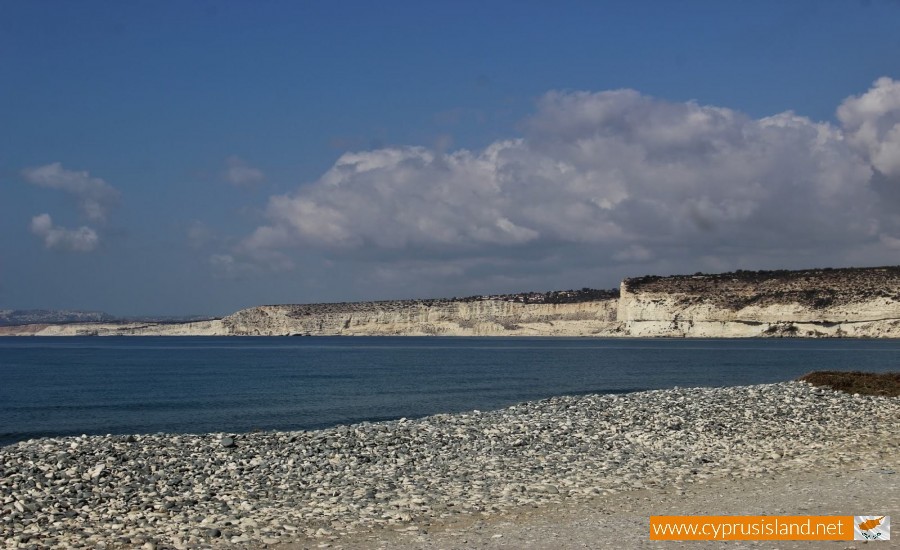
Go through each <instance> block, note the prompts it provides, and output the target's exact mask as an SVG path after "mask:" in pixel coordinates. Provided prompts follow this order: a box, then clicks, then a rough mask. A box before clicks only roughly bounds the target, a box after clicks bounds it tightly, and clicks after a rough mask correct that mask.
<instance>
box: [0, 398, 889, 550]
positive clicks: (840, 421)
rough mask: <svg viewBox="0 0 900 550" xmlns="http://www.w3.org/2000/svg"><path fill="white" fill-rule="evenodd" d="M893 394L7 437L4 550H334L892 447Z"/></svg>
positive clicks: (598, 404)
mask: <svg viewBox="0 0 900 550" xmlns="http://www.w3.org/2000/svg"><path fill="white" fill-rule="evenodd" d="M898 419H900V398H888V397H872V396H858V395H849V394H843V393H837V392H833V391H831V390H828V389H824V388H818V387H814V386H811V385H809V384H806V383H803V382H785V383H779V384H767V385H756V386H741V387H727V388H674V389H668V390H658V391H648V392H639V393H631V394H624V395H581V396H563V397H554V398H551V399H545V400H541V401H534V402H527V403H521V404H518V405H514V406H511V407H508V408H505V409H502V410H496V411H484V412H482V411H470V412H466V413H460V414H441V415H435V416H429V417H425V418H420V419H415V420H409V419H400V420H396V421H390V422H377V423H362V424H355V425H350V426H338V427H334V428H329V429H324V430H316V431H298V432H258V433H247V434H222V433H219V434H199V435H179V434H154V435H107V436H79V437H65V438H44V439H35V440H29V441H24V442H20V443H16V444H13V445H8V446H5V447H0V540H2V541H3V544H5V546H6V547H7V548H44V547H82V548H98V547H99V548H102V547H110V548H119V547H129V548H132V547H143V548H147V549H152V548H219V547H223V546H232V545H233V546H241V547H250V548H257V547H264V546H270V547H277V546H281V545H299V546H297V547H300V548H302V547H317V546H321V547H326V546H327V545H340V543H341V541H342V540H345V539H347V540H349V539H351V538H357V539H358V538H359V537H362V536H364V535H365V534H366V533H373V532H378V531H382V530H389V531H391V532H408V533H412V534H416V533H420V532H426V531H427V530H429V529H433V528H434V527H433V526H437V525H439V524H441V522H446V521H448V520H452V519H453V518H466V517H467V518H490V517H492V516H496V515H502V514H504V513H509V512H510V511H516V510H523V509H529V508H534V507H541V506H547V505H553V504H565V503H577V502H586V501H588V500H592V499H593V500H596V499H608V500H613V499H616V498H617V497H618V496H621V495H624V494H631V493H633V492H635V491H644V490H657V489H665V490H666V491H668V492H670V493H672V494H676V495H677V494H679V493H681V494H683V493H684V492H685V491H690V489H691V488H692V487H696V486H699V485H702V484H706V483H711V482H715V483H719V484H722V483H726V484H727V483H728V482H729V480H733V481H735V482H738V481H740V480H748V479H755V478H764V477H766V476H772V475H777V474H781V473H785V472H792V471H796V472H806V473H808V472H811V471H816V470H817V469H835V468H840V467H842V465H852V464H858V463H859V462H860V461H869V462H870V463H871V462H872V461H876V462H877V461H878V457H879V456H897V454H898V453H900V423H898V422H897V421H898Z"/></svg>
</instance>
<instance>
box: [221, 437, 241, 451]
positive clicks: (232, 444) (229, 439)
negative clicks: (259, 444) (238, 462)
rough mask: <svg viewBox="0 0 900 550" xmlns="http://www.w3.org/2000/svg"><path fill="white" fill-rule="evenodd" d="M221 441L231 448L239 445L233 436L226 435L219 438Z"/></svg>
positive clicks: (227, 447) (224, 445)
mask: <svg viewBox="0 0 900 550" xmlns="http://www.w3.org/2000/svg"><path fill="white" fill-rule="evenodd" d="M219 443H220V444H221V445H222V446H223V447H225V448H226V449H230V448H232V447H236V446H237V444H236V443H235V441H234V438H233V437H227V436H226V437H223V438H222V439H220V440H219Z"/></svg>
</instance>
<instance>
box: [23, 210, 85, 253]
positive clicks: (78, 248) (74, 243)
mask: <svg viewBox="0 0 900 550" xmlns="http://www.w3.org/2000/svg"><path fill="white" fill-rule="evenodd" d="M31 232H32V233H34V234H35V235H37V236H38V237H40V238H41V239H43V241H44V246H46V247H47V248H56V249H63V250H71V251H74V252H90V251H92V250H94V249H95V248H97V245H98V244H100V238H99V237H98V236H97V232H96V231H94V230H93V229H91V228H90V227H86V226H81V227H79V228H77V229H66V228H65V227H60V226H58V225H54V224H53V218H51V217H50V214H40V215H38V216H35V217H33V218H32V219H31Z"/></svg>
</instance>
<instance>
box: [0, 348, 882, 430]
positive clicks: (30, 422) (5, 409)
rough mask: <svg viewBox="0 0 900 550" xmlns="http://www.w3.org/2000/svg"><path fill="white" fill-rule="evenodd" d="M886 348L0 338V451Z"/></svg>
mask: <svg viewBox="0 0 900 550" xmlns="http://www.w3.org/2000/svg"><path fill="white" fill-rule="evenodd" d="M898 352H900V341H891V340H630V339H629V340H625V339H583V338H579V339H574V338H573V339H570V338H391V337H376V338H365V337H354V338H340V337H313V338H285V337H281V338H261V337H255V338H208V337H207V338H192V337H179V338H165V337H158V338H154V337H146V338H127V337H125V338H96V337H95V338H0V444H8V443H12V442H14V441H18V440H22V439H28V438H31V437H38V436H56V435H77V434H82V433H87V434H105V433H155V432H186V433H200V432H244V431H251V430H256V429H262V430H272V429H279V430H287V429H313V428H322V427H326V426H332V425H336V424H344V423H352V422H361V421H367V420H369V421H371V420H384V419H392V418H400V417H404V416H405V417H410V418H412V417H418V416H423V415H427V414H434V413H439V412H457V411H465V410H471V409H483V410H484V409H494V408H499V407H504V406H507V405H511V404H514V403H517V402H520V401H526V400H531V399H541V398H545V397H550V396H553V395H562V394H581V393H612V392H617V393H618V392H630V391H638V390H646V389H657V388H669V387H672V386H728V385H740V384H757V383H767V382H778V381H783V380H789V379H792V378H796V377H797V376H799V375H801V374H803V373H805V372H808V371H810V370H822V369H834V370H860V369H862V370H868V371H878V372H883V371H888V370H900V353H898Z"/></svg>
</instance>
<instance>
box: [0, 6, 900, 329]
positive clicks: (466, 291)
mask: <svg viewBox="0 0 900 550" xmlns="http://www.w3.org/2000/svg"><path fill="white" fill-rule="evenodd" d="M898 23H900V3H898V2H895V1H889V0H881V1H879V0H871V1H869V2H850V1H833V2H829V1H821V0H819V1H810V2H802V1H795V2H766V1H755V2H721V1H715V2H700V1H698V2H565V3H562V4H561V5H553V6H551V5H550V4H549V3H547V2H521V1H520V2H459V1H455V2H387V3H373V2H278V1H269V2H199V1H196V2H188V1H186V2H91V1H81V2H45V1H31V2H13V1H7V2H0V235H2V237H0V309H2V308H51V309H63V308H66V309H100V310H105V311H108V312H110V313H113V314H118V315H137V314H193V313H201V314H226V313H229V312H231V311H234V310H236V309H238V308H241V307H246V306H251V305H256V304H260V303H290V302H318V301H347V300H361V299H382V298H402V297H432V296H453V295H470V294H480V293H484V292H503V291H520V290H538V289H558V288H571V287H582V286H591V287H603V288H605V287H611V286H615V285H616V284H617V283H618V281H619V280H620V279H621V278H622V277H625V276H632V275H642V274H646V273H660V274H666V273H679V272H695V271H718V270H729V269H737V268H743V269H757V268H780V267H787V268H799V267H813V266H825V265H834V266H839V265H883V264H896V263H898V255H900V220H898V214H897V212H900V208H898V207H900V82H898V81H900V33H897V32H896V29H897V26H898ZM839 113H843V114H839Z"/></svg>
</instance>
